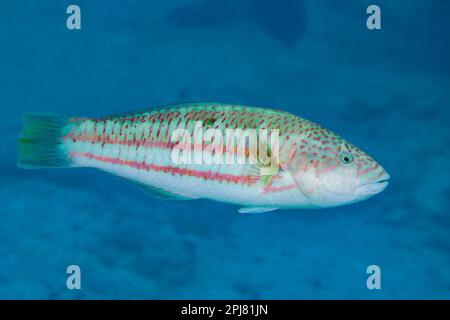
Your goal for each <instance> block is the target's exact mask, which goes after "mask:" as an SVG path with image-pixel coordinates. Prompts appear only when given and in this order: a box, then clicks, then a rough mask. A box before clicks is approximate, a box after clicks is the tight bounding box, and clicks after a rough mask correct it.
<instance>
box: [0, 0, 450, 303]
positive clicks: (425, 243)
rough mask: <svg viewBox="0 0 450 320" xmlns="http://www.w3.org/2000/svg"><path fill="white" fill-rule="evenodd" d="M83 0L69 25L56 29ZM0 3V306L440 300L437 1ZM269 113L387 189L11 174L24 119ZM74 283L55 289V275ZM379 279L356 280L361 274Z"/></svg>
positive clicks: (444, 23)
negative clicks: (311, 126)
mask: <svg viewBox="0 0 450 320" xmlns="http://www.w3.org/2000/svg"><path fill="white" fill-rule="evenodd" d="M72 3H75V4H78V5H79V6H80V7H81V12H82V29H81V30H78V31H69V30H68V29H67V28H66V17H67V15H66V8H67V6H68V5H70V4H72ZM369 4H371V3H370V2H368V1H362V0H349V1H335V0H320V1H300V0H281V1H269V0H240V1H230V0H227V1H214V0H195V1H194V0H165V1H156V0H152V1H137V0H129V1H106V0H95V1H87V0H84V1H83V0H77V1H74V2H73V1H70V2H69V1H62V0H55V1H49V0H47V1H34V0H21V1H15V0H2V1H0V40H1V44H0V108H1V111H2V113H1V116H0V137H1V143H0V170H1V172H0V177H1V178H0V179H1V184H0V200H1V206H0V298H39V299H48V298H49V299H80V298H81V299H83V298H84V299H87V298H94V299H106V298H108V299H110V298H112V299H114V298H120V299H130V298H139V299H140V298H149V299H158V298H181V299H184V298H222V299H226V298H237V299H247V298H251V299H258V298H274V299H279V298H288V299H295V298H319V299H320V298H351V299H353V298H354V299H371V298H374V299H380V298H387V299H391V298H414V299H416V298H450V236H449V228H450V201H449V199H450V186H449V180H450V179H449V178H450V174H449V172H450V171H449V169H450V165H449V158H450V152H449V146H450V133H449V124H448V121H449V118H450V90H449V89H450V82H449V80H450V59H449V57H450V42H449V40H450V19H449V18H450V2H449V1H438V0H434V1H425V0H402V1H400V0H396V1H381V0H377V1H376V4H378V5H379V6H380V7H381V10H382V30H377V31H369V30H368V29H367V28H366V26H365V22H366V18H367V14H366V13H365V11H366V8H367V6H368V5H369ZM179 101H217V102H227V103H233V104H246V105H257V106H267V107H277V108H280V109H283V110H286V111H290V112H292V113H295V114H296V115H299V116H302V117H304V118H306V119H309V120H312V121H314V122H317V123H320V124H322V125H323V126H326V127H328V128H330V129H331V130H334V131H336V132H338V133H339V134H341V135H343V136H344V137H345V138H347V139H348V140H349V141H351V142H353V143H354V144H356V145H357V146H359V147H361V148H362V149H363V150H365V151H366V152H368V153H369V154H371V155H372V156H373V157H374V158H375V159H377V160H378V161H379V162H380V163H381V164H382V165H383V166H384V167H385V168H386V169H387V170H388V172H389V173H390V174H391V177H392V181H391V183H390V185H389V187H388V188H387V189H386V190H385V191H384V192H383V193H381V194H380V195H377V196H376V197H374V198H372V199H370V200H367V201H365V202H362V203H359V204H355V205H351V206H346V207H340V208H334V209H326V210H315V211H307V210H291V211H278V212H276V213H273V214H260V215H241V214H238V213H237V207H235V206H232V205H226V204H221V203H216V202H212V201H206V200H201V201H188V202H179V201H175V202H170V201H162V200H156V199H153V198H150V197H148V196H147V195H146V194H144V193H142V192H141V191H139V190H137V189H136V188H135V187H134V186H132V185H130V184H128V183H125V182H124V181H121V180H120V179H117V178H115V177H113V176H110V175H108V174H105V173H102V172H99V171H96V170H93V169H61V170H59V169H58V170H37V171H30V170H23V169H19V168H17V167H16V165H15V163H16V146H17V137H18V135H19V132H20V126H21V118H22V116H23V115H24V114H25V113H26V112H31V111H42V112H53V113H60V114H65V115H73V116H101V115H105V114H113V113H121V112H125V111H131V110H137V109H142V108H150V107H156V106H158V105H162V104H168V103H175V102H179ZM71 264H77V265H79V266H80V267H81V270H82V290H80V291H76V290H75V291H70V290H67V288H66V277H67V275H66V267H67V266H68V265H71ZM371 264H376V265H379V266H380V267H381V271H382V289H381V290H378V291H377V290H374V291H370V290H368V289H367V287H366V278H367V274H366V268H367V266H368V265H371Z"/></svg>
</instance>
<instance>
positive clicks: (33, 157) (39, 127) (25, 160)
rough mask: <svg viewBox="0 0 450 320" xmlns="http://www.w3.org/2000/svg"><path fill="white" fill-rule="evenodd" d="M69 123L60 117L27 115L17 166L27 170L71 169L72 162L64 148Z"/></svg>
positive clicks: (37, 114) (41, 114)
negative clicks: (64, 136)
mask: <svg viewBox="0 0 450 320" xmlns="http://www.w3.org/2000/svg"><path fill="white" fill-rule="evenodd" d="M67 123H68V118H67V117H64V116H60V115H54V114H45V113H44V114H43V113H31V114H27V115H25V117H24V121H23V127H22V132H21V135H20V138H19V151H18V160H17V166H18V167H20V168H25V169H41V168H60V167H69V166H70V160H69V159H68V158H67V156H66V154H65V152H64V150H63V148H62V142H63V140H62V138H63V134H64V133H63V128H64V127H65V126H66V125H67Z"/></svg>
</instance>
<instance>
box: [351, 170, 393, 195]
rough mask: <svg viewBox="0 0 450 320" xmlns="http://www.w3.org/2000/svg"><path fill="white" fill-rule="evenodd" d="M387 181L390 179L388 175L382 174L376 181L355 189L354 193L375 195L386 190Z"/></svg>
mask: <svg viewBox="0 0 450 320" xmlns="http://www.w3.org/2000/svg"><path fill="white" fill-rule="evenodd" d="M389 179H390V177H389V174H388V173H384V174H383V175H382V176H381V177H380V178H378V179H377V180H373V181H370V182H367V183H364V184H361V185H359V186H358V187H356V189H355V192H356V193H357V194H365V195H375V194H377V193H380V192H381V191H383V190H384V189H386V187H387V186H388V184H389Z"/></svg>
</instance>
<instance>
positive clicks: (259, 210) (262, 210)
mask: <svg viewBox="0 0 450 320" xmlns="http://www.w3.org/2000/svg"><path fill="white" fill-rule="evenodd" d="M277 209H278V208H267V207H244V208H240V209H239V211H238V212H239V213H252V214H255V213H265V212H269V211H274V210H277Z"/></svg>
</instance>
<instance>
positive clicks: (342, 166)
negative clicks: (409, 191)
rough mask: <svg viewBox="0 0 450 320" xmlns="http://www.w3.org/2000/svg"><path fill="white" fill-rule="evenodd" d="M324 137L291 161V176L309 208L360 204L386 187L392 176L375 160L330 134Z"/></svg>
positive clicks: (302, 148) (299, 151) (305, 145)
mask: <svg viewBox="0 0 450 320" xmlns="http://www.w3.org/2000/svg"><path fill="white" fill-rule="evenodd" d="M322 133H323V135H324V136H322V137H321V138H320V139H316V140H312V141H313V142H311V141H308V142H307V143H306V144H303V145H302V146H300V148H301V149H297V150H296V154H297V156H295V157H294V158H293V159H292V166H291V172H292V174H293V176H294V180H295V182H296V184H297V186H298V188H299V189H300V191H301V192H302V194H303V195H304V196H305V198H306V200H307V202H308V203H309V206H310V207H313V208H314V207H315V208H323V207H334V206H341V205H346V204H351V203H355V202H359V201H362V200H365V199H368V198H370V197H372V196H374V195H376V194H378V193H380V192H381V191H383V190H384V189H385V188H386V187H387V185H388V183H389V178H390V176H389V174H388V173H387V171H386V170H385V169H384V168H383V167H382V166H381V165H380V164H379V163H378V162H376V161H375V160H374V159H373V158H372V157H370V156H369V155H368V154H366V153H365V152H364V151H362V150H361V149H359V148H357V147H356V146H354V145H352V144H351V143H349V142H347V141H345V140H344V139H342V138H340V137H339V136H338V135H335V134H334V133H332V132H331V131H329V130H326V129H323V130H322ZM292 168H294V169H293V170H292Z"/></svg>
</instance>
